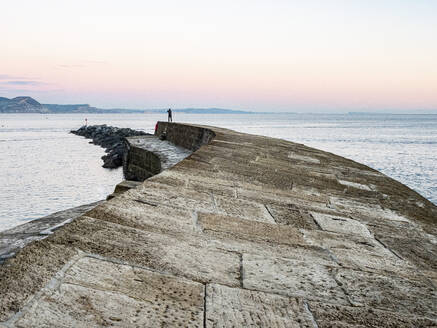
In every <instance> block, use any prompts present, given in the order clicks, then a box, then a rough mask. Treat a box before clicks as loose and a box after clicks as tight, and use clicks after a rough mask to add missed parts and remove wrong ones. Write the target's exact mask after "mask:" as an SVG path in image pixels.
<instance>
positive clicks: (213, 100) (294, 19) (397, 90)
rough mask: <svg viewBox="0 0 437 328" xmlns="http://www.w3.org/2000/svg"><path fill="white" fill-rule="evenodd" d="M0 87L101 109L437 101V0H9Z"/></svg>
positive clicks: (424, 105)
mask: <svg viewBox="0 0 437 328" xmlns="http://www.w3.org/2000/svg"><path fill="white" fill-rule="evenodd" d="M0 45H1V48H0V96H4V97H15V96H19V95H29V96H32V97H35V98H36V99H37V100H38V101H40V102H42V103H63V104H66V103H89V104H91V105H93V106H98V107H103V108H117V107H123V108H163V107H168V106H170V107H175V108H182V107H221V108H233V109H246V110H253V111H298V112H305V111H330V112H344V111H377V110H390V111H394V110H401V111H409V112H413V113H414V112H415V111H416V110H437V1H434V0H427V1H426V0H319V1H316V0H305V1H303V0H299V1H293V0H263V1H258V0H246V1H245V0H230V1H228V0H220V1H207V0H203V1H197V0H184V1H168V0H159V1H156V0H154V1H145V0H141V1H140V0H138V1H136V0H123V1H122V0H116V1H115V0H75V1H60V0H38V1H35V0H14V1H3V2H2V4H1V9H0Z"/></svg>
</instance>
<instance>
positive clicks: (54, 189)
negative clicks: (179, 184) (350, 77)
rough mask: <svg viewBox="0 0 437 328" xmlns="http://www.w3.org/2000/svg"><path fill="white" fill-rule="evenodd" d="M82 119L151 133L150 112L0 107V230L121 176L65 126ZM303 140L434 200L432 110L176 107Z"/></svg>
mask: <svg viewBox="0 0 437 328" xmlns="http://www.w3.org/2000/svg"><path fill="white" fill-rule="evenodd" d="M85 117H86V118H88V122H89V124H108V125H113V126H118V127H130V128H133V129H137V130H143V131H146V132H150V133H152V132H153V129H154V126H155V123H156V121H157V120H163V119H166V117H165V116H164V115H157V114H141V115H139V114H138V115H137V114H108V115H106V114H104V115H103V114H100V115H99V114H95V115H90V114H72V115H67V114H58V115H41V114H0V154H1V156H0V186H1V196H0V231H1V230H5V229H8V228H11V227H13V226H16V225H19V224H22V223H25V222H27V221H29V220H34V219H36V218H39V217H42V216H44V215H48V214H50V213H53V212H55V211H59V210H62V209H67V208H70V207H73V206H77V205H81V204H84V203H90V202H93V201H97V200H100V199H104V198H105V197H106V196H107V195H108V194H110V193H111V192H112V191H113V189H114V186H115V185H116V184H117V183H118V182H120V181H121V180H122V171H121V170H120V169H116V170H108V169H104V168H102V167H101V165H102V162H101V160H100V157H101V156H102V155H104V151H103V149H102V148H100V147H98V146H95V145H91V144H89V143H88V142H89V140H87V139H84V138H82V137H78V136H75V135H72V134H69V133H68V132H69V131H70V130H71V129H76V128H78V127H80V126H81V125H82V124H83V123H84V119H85ZM174 119H175V120H176V121H179V122H188V123H197V124H207V125H214V126H221V127H226V128H230V129H233V130H237V131H241V132H246V133H252V134H261V135H267V136H271V137H276V138H283V139H286V140H290V141H294V142H298V143H303V144H306V145H308V146H311V147H315V148H319V149H322V150H325V151H329V152H332V153H335V154H338V155H341V156H344V157H347V158H350V159H353V160H355V161H358V162H361V163H364V164H366V165H368V166H370V167H373V168H375V169H377V170H379V171H381V172H383V173H385V174H387V175H389V176H391V177H393V178H395V179H397V180H399V181H401V182H402V183H404V184H406V185H408V186H409V187H411V188H412V189H414V190H416V191H418V192H419V193H421V194H422V195H423V196H425V197H427V198H428V199H429V200H431V201H433V202H434V203H436V204H437V164H436V162H437V115H332V114H331V115H329V114H323V115H321V114H253V115H238V114H228V115H197V114H177V113H176V115H175V117H174Z"/></svg>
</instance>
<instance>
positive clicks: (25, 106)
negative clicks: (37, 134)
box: [0, 97, 49, 113]
mask: <svg viewBox="0 0 437 328" xmlns="http://www.w3.org/2000/svg"><path fill="white" fill-rule="evenodd" d="M48 112H49V111H48V109H47V108H45V107H44V106H43V105H41V104H40V103H39V102H37V101H36V100H35V99H33V98H31V97H15V98H12V99H8V98H4V97H1V98H0V113H48Z"/></svg>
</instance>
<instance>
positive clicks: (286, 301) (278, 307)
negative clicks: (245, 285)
mask: <svg viewBox="0 0 437 328" xmlns="http://www.w3.org/2000/svg"><path fill="white" fill-rule="evenodd" d="M206 327H229V328H230V327H291V328H299V327H308V328H309V327H314V324H313V320H312V317H311V314H310V313H309V312H308V311H307V309H306V307H305V304H304V303H303V301H302V300H301V299H296V298H288V297H283V296H279V295H274V294H267V293H262V292H257V291H250V290H245V289H240V288H229V287H225V286H221V285H215V284H212V285H208V286H207V287H206Z"/></svg>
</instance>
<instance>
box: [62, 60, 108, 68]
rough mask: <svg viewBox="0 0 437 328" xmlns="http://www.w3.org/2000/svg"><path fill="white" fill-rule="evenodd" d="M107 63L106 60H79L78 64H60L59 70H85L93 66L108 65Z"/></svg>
mask: <svg viewBox="0 0 437 328" xmlns="http://www.w3.org/2000/svg"><path fill="white" fill-rule="evenodd" d="M106 64H108V62H107V61H104V60H79V61H78V62H77V63H73V64H60V65H57V67H58V68H68V69H69V68H84V67H88V66H92V65H106Z"/></svg>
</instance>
